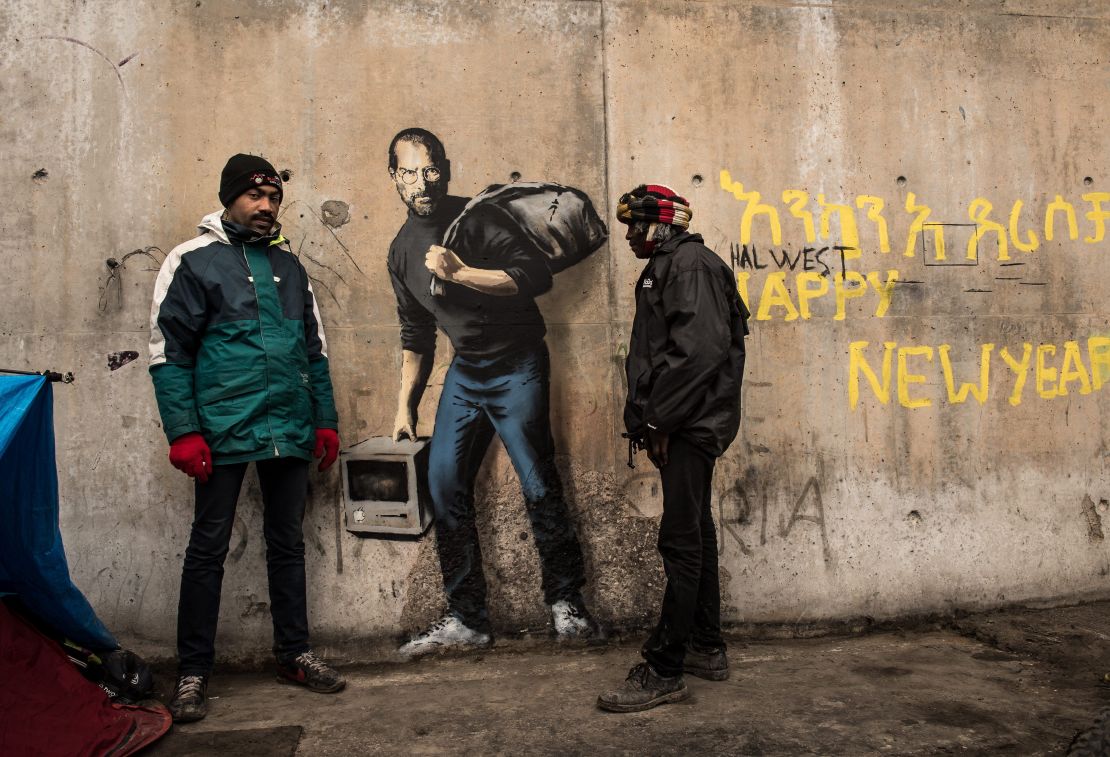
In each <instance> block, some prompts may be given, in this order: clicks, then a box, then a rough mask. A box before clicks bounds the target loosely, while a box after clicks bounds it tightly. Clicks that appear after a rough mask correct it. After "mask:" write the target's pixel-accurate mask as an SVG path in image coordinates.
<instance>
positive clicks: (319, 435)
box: [312, 428, 339, 470]
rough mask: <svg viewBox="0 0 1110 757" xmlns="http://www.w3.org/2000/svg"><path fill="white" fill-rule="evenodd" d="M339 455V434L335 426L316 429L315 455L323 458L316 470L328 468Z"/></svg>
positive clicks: (313, 454)
mask: <svg viewBox="0 0 1110 757" xmlns="http://www.w3.org/2000/svg"><path fill="white" fill-rule="evenodd" d="M338 455H339V434H338V433H337V432H336V430H335V429H334V428H318V429H316V449H315V450H313V452H312V456H313V457H321V458H323V459H322V460H321V461H320V465H319V466H318V467H317V468H316V470H327V469H328V468H330V467H331V464H332V463H334V462H335V458H336V457H337V456H338Z"/></svg>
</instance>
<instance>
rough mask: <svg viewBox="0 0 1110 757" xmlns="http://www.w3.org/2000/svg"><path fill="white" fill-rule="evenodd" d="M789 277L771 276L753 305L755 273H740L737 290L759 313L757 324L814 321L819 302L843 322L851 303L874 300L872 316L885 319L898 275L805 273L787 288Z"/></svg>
mask: <svg viewBox="0 0 1110 757" xmlns="http://www.w3.org/2000/svg"><path fill="white" fill-rule="evenodd" d="M786 277H787V272H786V271H773V272H771V273H768V274H767V276H766V277H765V278H764V279H763V283H762V286H761V287H760V291H759V298H758V299H757V300H756V301H755V302H754V303H753V302H752V298H751V293H750V290H751V289H752V287H751V272H750V271H737V272H736V289H737V291H739V292H740V297H741V298H743V300H744V303H745V304H746V305H747V306H748V309H749V310H750V311H751V312H753V313H755V319H756V320H757V321H772V320H783V321H795V320H798V319H799V318H801V319H802V320H803V321H808V320H809V319H810V318H812V317H813V309H812V304H813V303H814V302H815V301H818V300H824V301H827V302H829V303H831V304H833V305H834V306H835V313H834V315H833V320H835V321H843V320H844V319H846V318H847V317H848V302H849V301H850V300H855V299H868V300H870V301H871V302H872V303H873V305H872V307H873V308H874V309H873V310H871V309H870V308H869V311H870V312H869V315H874V316H875V317H876V318H882V317H883V316H885V315H886V314H887V311H888V310H890V302H891V299H892V298H893V297H894V287H895V285H896V284H897V282H898V271H896V270H893V269H891V270H888V271H886V272H882V271H870V272H869V273H866V274H863V273H860V272H858V271H844V272H843V273H834V274H831V275H826V274H824V273H819V272H816V271H802V272H799V273H796V274H794V277H793V286H788V285H787V278H786Z"/></svg>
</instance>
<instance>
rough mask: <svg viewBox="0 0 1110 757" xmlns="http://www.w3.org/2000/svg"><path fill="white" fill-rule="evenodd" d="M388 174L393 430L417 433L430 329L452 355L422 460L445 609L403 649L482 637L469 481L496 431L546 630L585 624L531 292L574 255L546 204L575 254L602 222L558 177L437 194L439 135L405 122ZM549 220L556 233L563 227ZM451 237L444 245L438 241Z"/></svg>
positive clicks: (442, 187) (539, 290)
mask: <svg viewBox="0 0 1110 757" xmlns="http://www.w3.org/2000/svg"><path fill="white" fill-rule="evenodd" d="M389 175H390V177H391V178H392V179H393V181H394V183H395V185H396V187H397V193H398V194H399V195H400V196H401V199H402V200H403V201H404V203H405V205H406V206H407V207H408V217H407V219H406V220H405V223H404V225H403V226H402V227H401V229H400V230H399V231H398V232H397V236H396V238H395V239H394V240H393V243H392V245H391V246H390V249H389V263H388V267H389V274H390V278H391V280H392V283H393V290H394V293H395V294H396V296H397V313H398V316H399V318H400V322H401V348H402V362H401V388H400V393H399V396H398V403H397V417H396V421H395V422H394V429H393V438H394V439H395V440H400V439H402V438H405V437H408V438H410V439H416V427H417V413H418V408H419V405H420V399H421V397H422V396H423V394H424V390H425V388H426V387H427V383H428V377H429V375H430V373H431V369H432V362H433V357H434V355H435V344H436V327H437V326H438V327H439V328H440V329H442V330H443V332H444V334H446V335H447V338H448V339H449V340H450V341H451V345H452V347H453V348H454V352H455V354H454V357H453V359H452V361H451V365H450V368H449V369H448V371H447V375H446V377H445V379H444V383H443V393H442V395H441V396H440V400H439V408H438V410H437V411H436V418H435V429H434V432H433V434H432V441H431V450H430V454H429V463H428V484H429V488H430V490H431V495H432V500H433V503H434V507H435V513H436V522H435V526H436V540H437V550H438V553H439V560H440V567H441V569H442V571H443V582H444V588H445V590H446V594H447V605H448V611H447V614H446V615H445V616H444V617H443V618H441V619H440V620H437V621H436V622H435V623H433V624H432V625H431V626H430V627H429V628H427V629H426V630H424V631H422V632H421V633H419V634H417V635H416V636H414V637H413V638H412V639H411V640H410V641H409V642H408V643H406V644H405V645H404V646H402V647H401V650H400V651H401V653H402V654H405V655H407V656H410V657H416V656H419V655H422V654H426V653H429V652H434V651H437V650H439V649H443V648H447V647H485V646H489V645H490V644H491V641H492V639H491V627H490V621H489V615H488V612H487V608H486V580H485V575H484V573H483V570H482V550H481V545H480V544H479V540H478V530H477V528H476V526H475V517H474V481H475V478H476V476H477V474H478V469H479V467H480V466H481V463H482V459H483V458H484V457H485V454H486V451H487V450H488V448H489V446H490V443H491V442H492V440H493V436H494V434H497V436H499V437H500V438H501V441H502V442H503V443H504V445H505V450H506V451H507V452H508V455H509V459H510V460H511V461H512V464H513V467H514V469H515V470H516V473H517V476H518V477H519V479H520V484H521V489H522V491H523V494H524V501H525V505H526V507H527V511H528V518H529V521H530V523H531V526H532V533H533V536H534V538H535V541H536V547H537V550H538V551H539V556H540V566H541V572H542V586H543V593H544V601H545V602H546V603H547V604H548V605H549V606H550V608H551V614H552V620H553V622H554V627H555V632H556V634H558V636H559V637H561V638H570V637H589V636H592V635H595V634H597V633H598V629H597V625H596V624H595V622H594V621H593V619H592V618H591V617H590V614H589V613H588V612H587V610H586V607H585V604H584V603H583V599H582V587H583V585H584V584H585V575H584V566H583V560H582V549H581V546H580V545H579V542H578V538H577V536H576V534H575V532H574V528H573V526H572V524H571V521H570V517H569V515H568V513H567V506H566V502H565V499H564V496H563V485H562V482H561V480H560V478H559V474H558V472H557V470H556V467H555V461H554V456H555V448H554V441H553V439H552V434H551V421H550V417H549V387H550V365H549V357H548V351H547V346H546V343H545V341H544V335H545V333H546V327H545V325H544V320H543V316H542V315H541V314H540V310H539V307H538V306H537V305H536V300H535V298H536V297H537V296H539V295H541V294H543V293H544V292H546V291H548V290H549V289H551V286H552V281H553V272H554V271H557V270H561V268H563V267H566V266H567V265H571V264H573V262H576V261H577V259H578V258H574V259H570V260H567V259H565V258H564V259H560V258H559V255H558V247H559V245H555V246H554V248H555V250H556V252H554V253H553V252H552V249H553V248H552V246H551V245H545V238H547V239H548V240H550V238H551V234H550V233H549V232H548V231H544V230H543V228H546V227H545V224H548V221H553V220H555V219H556V211H558V212H559V217H560V218H561V217H563V216H564V215H565V214H566V213H567V211H568V206H571V205H573V206H574V207H575V208H577V210H578V211H579V212H578V215H577V220H572V221H571V222H570V223H569V225H568V227H573V229H575V230H577V232H578V234H579V236H580V237H583V238H582V239H581V240H580V241H581V244H578V245H573V244H572V245H570V247H572V248H574V249H577V250H578V254H579V255H581V256H583V257H584V256H585V255H588V254H589V253H591V252H593V250H594V249H596V248H597V247H599V246H600V245H601V244H602V243H603V242H604V240H605V230H604V224H603V223H602V222H601V221H600V220H597V221H596V223H593V224H591V223H589V222H584V223H583V222H578V221H580V220H581V219H582V218H585V217H586V216H584V215H583V212H582V211H588V212H589V214H591V215H590V218H591V219H592V218H596V214H595V213H593V208H592V205H590V203H589V198H587V197H586V196H585V195H584V194H582V193H581V192H578V190H571V189H569V188H563V187H559V188H558V190H559V191H558V192H557V193H556V194H554V195H552V197H554V199H552V200H548V199H546V198H547V196H548V195H545V194H543V192H544V188H545V187H558V185H525V184H520V185H517V184H513V185H507V186H506V187H491V188H490V189H488V190H486V192H484V193H482V196H480V197H479V198H477V199H476V200H475V202H474V203H471V202H470V201H469V200H468V199H467V198H463V197H455V196H451V195H449V194H447V186H448V183H449V182H450V180H451V163H450V161H449V160H448V159H447V155H446V152H445V150H444V147H443V143H442V142H441V141H440V140H439V139H438V138H437V137H436V136H435V135H434V134H432V133H431V132H428V131H426V130H424V129H418V128H411V129H405V130H404V131H401V132H400V133H398V134H397V135H396V136H395V137H394V138H393V141H392V142H391V143H390V146H389ZM479 200H484V202H479ZM560 200H561V201H562V203H563V204H562V206H560ZM537 202H541V203H542V207H541V206H540V205H537V204H536V203H537ZM468 203H469V205H468ZM529 203H531V204H529ZM506 208H511V210H509V211H508V212H507V211H506ZM548 210H550V219H548V218H546V217H545V218H544V219H542V222H539V223H536V222H535V221H536V220H537V219H538V218H539V216H540V214H541V211H542V212H544V213H546V212H547V211H548ZM464 211H465V212H464ZM513 213H517V214H518V216H519V217H520V219H521V221H520V222H521V224H523V226H524V227H528V226H529V223H530V222H532V225H531V228H533V229H539V231H537V233H535V234H531V235H529V234H527V233H523V232H522V230H521V226H520V225H519V224H517V223H515V222H514V223H508V224H506V223H505V219H506V218H507V217H509V216H510V215H512V214H513ZM521 214H522V215H521ZM463 221H465V222H463ZM514 227H515V228H514ZM541 227H543V228H541ZM555 231H556V232H558V236H559V238H560V239H564V238H565V236H566V235H564V234H563V233H562V232H563V231H565V229H555ZM586 237H588V238H586ZM448 238H449V239H450V249H449V248H448V247H445V246H442V244H443V243H444V240H445V239H448ZM432 274H434V277H433V275H432Z"/></svg>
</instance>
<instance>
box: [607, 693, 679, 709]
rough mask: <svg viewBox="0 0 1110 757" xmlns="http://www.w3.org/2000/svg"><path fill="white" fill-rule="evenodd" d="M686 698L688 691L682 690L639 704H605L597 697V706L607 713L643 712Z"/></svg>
mask: <svg viewBox="0 0 1110 757" xmlns="http://www.w3.org/2000/svg"><path fill="white" fill-rule="evenodd" d="M688 696H690V690H689V689H686V688H684V689H681V690H679V691H672V692H671V693H670V694H663V695H662V696H658V697H656V698H655V699H652V700H650V701H647V702H640V703H639V704H618V703H616V702H606V701H605V700H603V699H601V697H598V699H597V706H598V707H600V708H601V709H603V710H608V711H609V712H643V711H644V710H650V709H651V708H652V707H658V706H659V705H661V704H666V703H667V702H681V701H682V700H683V699H686V698H687V697H688Z"/></svg>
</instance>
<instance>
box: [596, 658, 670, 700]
mask: <svg viewBox="0 0 1110 757" xmlns="http://www.w3.org/2000/svg"><path fill="white" fill-rule="evenodd" d="M688 696H690V690H689V689H687V688H686V681H685V680H684V679H683V678H682V675H681V674H680V675H677V676H672V677H670V678H667V677H665V676H661V675H659V674H658V673H656V672H655V670H653V669H652V667H651V665H648V664H647V663H646V662H641V663H640V664H638V665H633V666H632V670H630V671H628V678H626V679H625V680H624V686H622V687H621V688H619V689H613V690H612V691H606V692H605V693H604V694H602V695H601V696H599V697H598V698H597V706H598V707H600V708H601V709H603V710H609V711H610V712H640V711H641V710H650V709H651V708H652V707H656V706H657V705H661V704H663V703H665V702H678V701H681V700H683V699H685V698H686V697H688Z"/></svg>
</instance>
